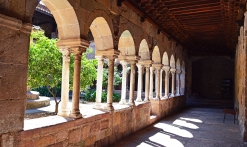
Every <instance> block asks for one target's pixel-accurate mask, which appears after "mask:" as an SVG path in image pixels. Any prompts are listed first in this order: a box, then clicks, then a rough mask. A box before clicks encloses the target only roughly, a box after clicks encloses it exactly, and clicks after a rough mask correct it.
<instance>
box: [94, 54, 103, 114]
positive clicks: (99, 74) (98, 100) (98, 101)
mask: <svg viewBox="0 0 247 147" xmlns="http://www.w3.org/2000/svg"><path fill="white" fill-rule="evenodd" d="M95 58H96V59H98V68H97V84H96V102H95V105H94V107H93V108H96V109H100V108H101V96H102V83H103V66H104V57H103V56H95Z"/></svg>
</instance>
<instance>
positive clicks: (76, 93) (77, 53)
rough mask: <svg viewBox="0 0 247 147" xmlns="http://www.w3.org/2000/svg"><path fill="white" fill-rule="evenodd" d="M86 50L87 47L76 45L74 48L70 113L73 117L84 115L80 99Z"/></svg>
mask: <svg viewBox="0 0 247 147" xmlns="http://www.w3.org/2000/svg"><path fill="white" fill-rule="evenodd" d="M84 51H85V48H82V47H75V48H72V52H73V54H74V64H75V65H74V79H73V96H72V108H71V112H70V114H69V116H70V117H72V118H81V117H82V115H81V113H80V110H79V101H80V73H81V56H82V53H83V52H84Z"/></svg>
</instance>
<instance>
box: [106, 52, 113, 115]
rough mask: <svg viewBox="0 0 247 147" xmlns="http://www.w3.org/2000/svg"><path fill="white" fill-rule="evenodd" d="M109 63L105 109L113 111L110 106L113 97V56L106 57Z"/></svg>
mask: <svg viewBox="0 0 247 147" xmlns="http://www.w3.org/2000/svg"><path fill="white" fill-rule="evenodd" d="M108 59H109V63H108V70H109V72H108V85H107V104H106V107H105V109H106V110H110V111H112V110H114V108H113V106H112V96H113V80H114V60H115V57H114V56H110V57H108Z"/></svg>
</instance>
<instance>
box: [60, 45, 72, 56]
mask: <svg viewBox="0 0 247 147" xmlns="http://www.w3.org/2000/svg"><path fill="white" fill-rule="evenodd" d="M59 52H61V53H62V54H63V57H65V58H70V54H71V51H70V49H69V48H68V47H60V48H59Z"/></svg>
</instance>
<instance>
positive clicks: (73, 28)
mask: <svg viewBox="0 0 247 147" xmlns="http://www.w3.org/2000/svg"><path fill="white" fill-rule="evenodd" d="M42 2H43V3H44V4H45V5H46V7H47V8H48V9H49V10H50V11H51V13H52V15H53V16H54V18H55V20H56V22H57V28H58V32H59V33H58V35H59V39H60V40H66V39H79V38H80V27H79V22H78V18H77V16H76V13H75V10H74V8H73V7H72V6H71V4H70V3H69V2H68V1H67V0H59V1H54V0H42Z"/></svg>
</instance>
